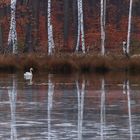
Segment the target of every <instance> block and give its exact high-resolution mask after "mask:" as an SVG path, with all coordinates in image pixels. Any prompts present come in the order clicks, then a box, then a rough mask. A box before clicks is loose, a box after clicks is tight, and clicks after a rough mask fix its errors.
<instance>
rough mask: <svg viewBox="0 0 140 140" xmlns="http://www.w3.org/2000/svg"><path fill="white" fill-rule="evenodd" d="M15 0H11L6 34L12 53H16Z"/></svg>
mask: <svg viewBox="0 0 140 140" xmlns="http://www.w3.org/2000/svg"><path fill="white" fill-rule="evenodd" d="M16 2H17V1H16V0H11V21H10V31H9V35H8V46H10V47H11V48H12V52H13V54H16V53H17V32H16V18H15V14H16Z"/></svg>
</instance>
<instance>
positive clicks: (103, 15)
mask: <svg viewBox="0 0 140 140" xmlns="http://www.w3.org/2000/svg"><path fill="white" fill-rule="evenodd" d="M100 22H101V23H100V24H101V54H102V55H105V23H106V0H101V13H100Z"/></svg>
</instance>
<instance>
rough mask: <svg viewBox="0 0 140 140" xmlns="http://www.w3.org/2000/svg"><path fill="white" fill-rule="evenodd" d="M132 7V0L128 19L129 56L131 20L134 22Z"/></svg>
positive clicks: (128, 49)
mask: <svg viewBox="0 0 140 140" xmlns="http://www.w3.org/2000/svg"><path fill="white" fill-rule="evenodd" d="M132 6H133V0H130V6H129V19H128V34H127V49H126V51H127V54H129V52H130V34H131V20H132Z"/></svg>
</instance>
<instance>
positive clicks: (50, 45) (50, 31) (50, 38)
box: [48, 0, 55, 55]
mask: <svg viewBox="0 0 140 140" xmlns="http://www.w3.org/2000/svg"><path fill="white" fill-rule="evenodd" d="M54 47H55V46H54V40H53V27H52V24H51V0H48V55H52V53H53V49H54Z"/></svg>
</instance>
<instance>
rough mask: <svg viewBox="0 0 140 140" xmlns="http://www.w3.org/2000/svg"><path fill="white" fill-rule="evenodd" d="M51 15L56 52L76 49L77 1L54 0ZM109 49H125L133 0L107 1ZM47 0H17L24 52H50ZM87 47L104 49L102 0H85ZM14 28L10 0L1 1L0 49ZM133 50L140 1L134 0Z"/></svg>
mask: <svg viewBox="0 0 140 140" xmlns="http://www.w3.org/2000/svg"><path fill="white" fill-rule="evenodd" d="M51 5H52V7H51V18H52V25H53V36H54V42H55V51H56V52H64V51H65V52H73V51H74V50H75V47H76V42H77V31H78V29H77V28H78V10H77V1H76V0H52V2H51ZM106 5H107V8H106V27H105V31H106V40H105V48H106V52H117V53H118V52H121V51H122V47H121V46H122V42H123V41H124V40H126V39H127V31H128V15H129V0H107V2H106ZM47 8H48V1H47V0H17V4H16V31H17V38H18V49H19V51H20V52H41V53H44V52H47V49H48V47H47V46H48V36H47V35H48V34H47V30H48V28H47V22H48V21H47V20H48V18H47ZM83 14H84V16H83V18H84V33H85V46H86V49H87V50H88V51H90V52H96V51H99V50H100V42H101V29H100V0H83ZM9 28H10V0H0V52H3V51H4V50H5V48H6V47H7V40H8V33H9ZM130 46H133V47H131V48H132V49H131V51H132V52H133V51H135V52H139V46H140V1H139V0H134V1H133V11H132V28H131V41H130Z"/></svg>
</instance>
